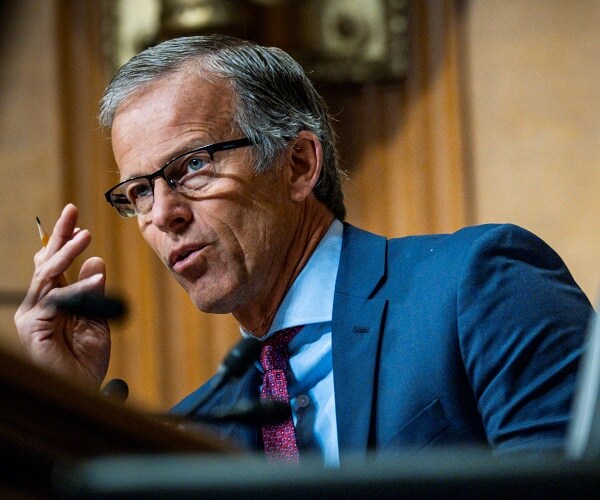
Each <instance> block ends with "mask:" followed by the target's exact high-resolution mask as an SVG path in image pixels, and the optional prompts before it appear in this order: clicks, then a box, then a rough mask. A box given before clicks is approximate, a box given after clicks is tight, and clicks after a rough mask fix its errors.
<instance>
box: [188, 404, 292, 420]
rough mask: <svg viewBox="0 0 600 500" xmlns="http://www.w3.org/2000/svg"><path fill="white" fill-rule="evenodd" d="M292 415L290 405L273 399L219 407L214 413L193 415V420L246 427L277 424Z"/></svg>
mask: <svg viewBox="0 0 600 500" xmlns="http://www.w3.org/2000/svg"><path fill="white" fill-rule="evenodd" d="M291 414H292V410H291V408H290V405H288V404H286V403H284V402H283V401H277V400H274V399H260V400H257V401H242V402H240V403H238V404H236V405H234V406H232V407H225V406H219V407H217V408H216V409H215V410H214V411H212V412H210V413H207V414H203V415H194V416H193V417H192V419H193V420H197V421H200V422H206V423H211V422H212V423H226V422H239V423H242V424H247V425H271V424H279V423H281V422H283V421H284V420H286V419H287V418H288V417H289V416H290V415H291Z"/></svg>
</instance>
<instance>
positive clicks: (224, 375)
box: [186, 337, 262, 416]
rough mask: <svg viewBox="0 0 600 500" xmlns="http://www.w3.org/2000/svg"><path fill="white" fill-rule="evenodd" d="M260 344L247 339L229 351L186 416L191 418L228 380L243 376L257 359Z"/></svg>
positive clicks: (254, 340)
mask: <svg viewBox="0 0 600 500" xmlns="http://www.w3.org/2000/svg"><path fill="white" fill-rule="evenodd" d="M261 346H262V344H261V343H260V341H259V340H257V339H255V338H254V337H248V338H244V339H242V340H241V341H240V342H238V343H237V344H236V345H235V347H234V348H233V349H232V350H231V351H229V354H228V355H227V356H226V357H225V359H224V360H223V362H222V363H221V364H220V365H219V368H218V370H217V374H216V375H215V376H214V377H213V378H212V379H211V381H210V382H209V383H210V386H209V387H208V389H207V390H206V392H205V393H204V395H203V396H202V397H201V398H200V399H199V400H198V401H196V403H195V404H194V405H193V406H192V408H191V409H190V410H188V412H187V413H186V415H187V416H192V415H193V414H194V413H195V412H196V410H198V408H200V406H202V405H203V404H204V403H205V402H206V401H208V399H209V398H211V397H212V396H213V395H214V394H215V393H216V392H217V391H218V390H219V389H220V388H221V387H223V385H225V383H226V382H227V381H229V379H231V378H238V377H240V376H241V375H243V374H244V373H245V372H246V370H248V368H249V367H250V365H251V364H252V363H254V361H255V360H256V359H257V358H258V355H259V353H260V350H261Z"/></svg>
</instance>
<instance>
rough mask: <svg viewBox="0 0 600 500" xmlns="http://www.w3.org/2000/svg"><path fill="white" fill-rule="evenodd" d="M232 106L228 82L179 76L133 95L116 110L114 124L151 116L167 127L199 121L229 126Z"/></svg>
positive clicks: (163, 78) (135, 92)
mask: <svg viewBox="0 0 600 500" xmlns="http://www.w3.org/2000/svg"><path fill="white" fill-rule="evenodd" d="M234 102H235V94H234V92H233V90H232V88H231V86H230V85H229V84H228V83H227V80H223V79H220V80H215V81H209V80H206V79H205V78H202V77H200V76H199V75H197V74H194V73H192V72H189V71H187V72H178V73H174V74H170V75H167V76H164V77H161V78H159V79H157V80H155V81H152V82H150V83H148V84H146V85H144V86H142V87H140V88H139V89H137V90H135V91H134V92H132V93H131V95H129V96H128V97H127V98H125V99H124V100H123V102H122V103H120V104H119V106H118V107H117V110H116V113H115V121H118V118H119V117H123V116H124V115H131V114H143V115H146V117H145V118H146V119H147V118H148V117H150V116H154V117H155V118H154V119H161V120H163V121H164V122H166V123H168V122H172V123H177V122H178V121H179V120H181V119H183V120H190V119H192V120H193V119H198V120H206V121H208V122H212V121H214V122H215V123H218V124H223V123H224V122H225V123H228V122H231V120H232V118H233V109H234ZM128 118H130V116H129V117H128ZM114 126H115V124H114V123H113V127H114Z"/></svg>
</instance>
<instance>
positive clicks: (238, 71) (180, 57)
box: [99, 35, 346, 220]
mask: <svg viewBox="0 0 600 500" xmlns="http://www.w3.org/2000/svg"><path fill="white" fill-rule="evenodd" d="M184 68H185V69H191V70H192V71H194V72H195V73H197V74H199V75H200V76H202V77H203V78H205V79H206V80H213V79H226V80H229V81H230V82H231V85H232V87H233V90H234V92H235V94H236V96H237V102H236V106H235V112H234V117H233V120H234V124H235V125H236V126H237V127H238V128H239V129H240V131H241V132H242V133H243V134H244V135H245V136H246V137H248V138H250V139H251V140H252V141H253V142H255V144H256V147H255V151H256V159H257V161H256V165H255V167H254V168H255V171H256V172H257V173H264V172H266V171H268V170H269V169H271V168H273V165H275V164H276V160H277V159H278V158H279V156H280V155H281V154H282V152H283V151H284V149H285V148H286V146H287V144H288V142H289V140H290V139H292V138H294V137H296V136H297V134H298V132H300V131H301V130H307V131H309V132H312V133H313V134H315V136H316V137H317V138H318V139H319V141H320V142H321V146H322V148H323V169H322V171H321V175H320V177H319V180H318V182H317V184H316V185H315V188H314V193H315V196H316V197H317V199H319V200H320V201H322V202H323V203H324V204H325V205H326V206H327V207H328V208H329V210H331V211H332V212H333V214H334V215H335V216H336V217H337V218H339V219H340V220H344V218H345V216H346V208H345V206H344V194H343V191H342V178H343V177H344V173H343V172H342V170H341V169H340V167H339V162H338V156H337V151H336V147H335V134H334V132H333V128H332V126H331V119H330V117H329V115H328V113H327V109H326V106H325V103H324V102H323V99H322V98H321V96H320V95H319V94H318V93H317V91H316V89H315V88H314V86H313V85H312V83H311V82H310V80H309V79H308V77H307V76H306V74H305V72H304V70H303V69H302V68H301V66H300V65H299V64H298V63H297V62H296V61H295V60H294V59H293V58H292V57H290V56H289V55H288V54H287V53H285V52H284V51H283V50H281V49H278V48H274V47H263V46H260V45H257V44H255V43H252V42H247V41H243V40H238V39H235V38H231V37H226V36H222V35H211V36H194V37H184V38H175V39H172V40H168V41H166V42H163V43H161V44H159V45H156V46H155V47H150V48H149V49H146V50H144V51H143V52H141V53H140V54H138V55H136V56H135V57H133V58H132V59H131V60H130V61H129V62H127V63H126V64H125V65H123V67H122V68H121V69H120V70H119V71H118V73H117V74H116V76H115V77H114V78H113V80H112V81H111V82H110V84H109V85H108V87H107V89H106V91H105V92H104V96H103V97H102V100H101V102H100V115H99V120H100V124H101V125H102V126H104V127H107V128H111V127H112V123H113V119H114V116H115V114H116V111H117V108H118V106H119V105H120V104H121V103H122V102H123V101H125V100H126V99H127V98H128V97H129V96H130V95H131V94H132V93H133V92H135V91H136V90H138V89H140V88H141V87H142V86H144V85H146V84H148V83H150V82H153V81H156V80H158V79H160V78H161V77H164V76H167V75H168V74H172V73H175V72H177V71H179V70H182V69H184Z"/></svg>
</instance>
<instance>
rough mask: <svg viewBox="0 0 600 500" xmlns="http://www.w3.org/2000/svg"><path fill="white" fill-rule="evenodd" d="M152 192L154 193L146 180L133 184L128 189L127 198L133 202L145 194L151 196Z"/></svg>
mask: <svg viewBox="0 0 600 500" xmlns="http://www.w3.org/2000/svg"><path fill="white" fill-rule="evenodd" d="M151 194H152V188H151V187H150V185H149V184H146V183H145V182H140V183H138V184H132V185H131V186H129V188H128V189H127V198H128V199H129V200H130V201H132V202H135V200H137V199H139V198H143V197H145V196H149V195H151Z"/></svg>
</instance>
